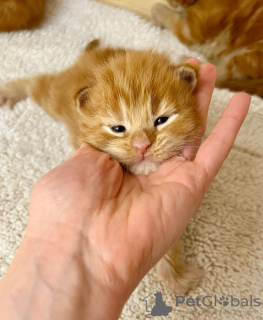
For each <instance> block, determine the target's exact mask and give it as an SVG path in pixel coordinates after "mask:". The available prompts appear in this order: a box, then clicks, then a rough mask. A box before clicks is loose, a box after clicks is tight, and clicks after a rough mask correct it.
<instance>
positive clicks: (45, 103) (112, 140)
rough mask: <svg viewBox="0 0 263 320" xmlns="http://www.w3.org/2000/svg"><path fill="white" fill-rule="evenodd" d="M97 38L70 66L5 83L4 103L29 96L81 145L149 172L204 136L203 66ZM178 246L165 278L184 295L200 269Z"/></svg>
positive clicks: (0, 95)
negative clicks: (104, 44)
mask: <svg viewBox="0 0 263 320" xmlns="http://www.w3.org/2000/svg"><path fill="white" fill-rule="evenodd" d="M98 44H99V42H98V41H97V40H94V41H93V42H91V43H90V44H89V45H88V46H87V47H86V50H85V51H84V53H83V54H82V55H81V56H80V57H79V59H78V60H77V61H76V63H75V64H74V65H73V66H71V67H70V68H68V69H66V70H64V71H62V72H60V73H56V74H44V75H40V76H36V77H33V78H27V79H17V80H13V81H10V82H7V83H6V84H4V85H3V86H1V87H0V105H8V106H9V107H13V106H14V105H15V104H16V103H17V102H18V101H20V100H24V99H26V98H27V97H31V98H33V100H34V101H35V102H36V103H37V104H39V105H40V106H41V107H42V108H43V109H44V110H45V111H46V112H47V113H48V114H49V115H50V116H52V117H53V118H55V119H58V120H61V121H63V122H64V123H65V124H66V126H67V128H68V130H69V133H70V135H71V141H72V144H73V146H74V147H75V148H78V147H79V146H80V145H81V144H83V143H89V144H91V145H92V146H93V147H95V148H97V149H99V150H102V151H104V152H106V153H108V154H110V156H111V157H112V158H114V159H116V160H118V161H119V162H120V163H121V164H122V166H123V167H124V168H125V169H127V170H128V171H130V172H132V173H134V174H145V175H148V174H150V173H151V172H153V171H154V170H156V169H157V168H158V166H159V165H160V164H161V163H162V162H163V161H165V160H167V159H169V158H171V157H173V156H176V155H182V151H183V149H184V148H185V147H186V146H187V145H189V144H190V145H191V144H192V143H193V142H195V141H196V138H197V137H198V135H200V134H201V133H200V129H201V128H202V123H203V121H202V118H201V116H200V114H199V110H198V107H197V105H196V99H195V92H196V87H197V85H198V79H199V68H198V67H197V66H194V65H190V64H183V65H174V64H172V62H171V61H170V59H169V57H168V56H167V55H165V54H160V53H156V52H153V51H151V50H145V51H136V50H125V49H112V48H101V49H100V48H98ZM180 256H181V254H180V249H179V247H178V245H175V246H174V247H173V248H172V249H171V250H170V251H169V253H168V254H167V255H166V256H165V257H164V258H163V259H162V260H161V261H160V262H159V267H158V273H159V277H160V278H161V279H163V280H165V281H166V283H167V285H168V286H169V287H170V288H171V289H173V290H175V291H176V292H178V293H185V292H187V291H188V290H189V289H190V288H194V287H195V286H196V284H197V283H198V281H199V278H200V274H201V273H200V269H198V268H190V267H189V266H186V265H185V264H184V262H183V261H182V259H181V257H180Z"/></svg>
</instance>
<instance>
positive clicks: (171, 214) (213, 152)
mask: <svg viewBox="0 0 263 320" xmlns="http://www.w3.org/2000/svg"><path fill="white" fill-rule="evenodd" d="M215 74H216V72H215V68H214V67H213V66H211V65H207V64H206V65H203V66H202V67H201V80H200V86H199V91H198V95H197V101H198V105H199V107H200V112H201V113H202V114H203V116H204V118H205V117H206V115H207V110H208V105H209V102H210V98H211V94H212V90H213V86H214V81H215ZM249 102H250V98H249V96H248V95H246V94H243V93H242V94H237V95H236V96H235V97H233V98H232V100H231V101H230V103H229V104H228V106H227V108H226V110H225V111H224V113H223V115H222V117H221V119H220V120H219V122H218V124H217V125H216V127H215V128H214V130H213V132H212V133H211V134H210V135H209V137H208V138H207V139H206V140H205V142H204V143H203V144H202V145H201V147H200V149H199V150H198V152H197V154H196V156H195V157H194V159H193V160H192V161H189V160H186V159H185V157H180V158H175V159H172V160H170V161H168V162H166V163H164V164H162V165H161V166H160V167H159V169H158V170H157V171H156V172H154V173H152V174H150V175H149V176H133V175H131V174H129V173H127V172H125V171H123V170H122V168H121V167H120V165H119V163H118V162H116V161H115V160H112V159H110V157H109V156H108V155H106V154H104V153H102V152H99V151H97V150H95V149H93V148H91V147H89V146H88V145H83V146H82V147H81V148H80V149H79V150H78V151H77V152H76V153H75V154H74V155H73V156H72V157H71V158H70V159H68V160H67V161H66V162H64V163H63V164H61V165H59V166H58V167H56V168H55V169H53V170H52V171H50V172H49V173H48V174H46V175H45V176H44V177H43V178H42V179H41V180H40V181H39V182H38V183H37V184H36V186H35V187H34V189H33V192H32V195H31V201H30V210H29V222H28V227H27V230H26V234H25V238H24V240H23V241H24V243H26V244H28V243H31V244H32V243H33V244H34V246H35V250H34V251H35V253H36V255H37V258H36V260H37V261H44V262H45V263H44V264H43V263H41V272H40V274H41V279H42V281H43V282H44V283H46V284H47V286H48V287H49V288H51V290H55V289H56V290H59V291H60V295H59V299H58V300H56V304H55V307H53V308H54V309H56V313H54V314H56V319H60V317H59V316H61V313H59V311H58V308H59V306H60V308H62V307H61V305H63V303H64V305H65V301H64V302H63V298H64V300H65V297H66V299H67V301H68V306H67V308H68V309H67V310H69V309H70V311H67V313H66V316H68V315H69V314H70V315H73V311H72V310H74V307H75V306H76V305H80V304H81V301H82V304H81V305H82V308H83V301H88V305H89V306H93V307H92V308H91V309H87V310H88V314H89V317H88V319H93V318H94V319H100V318H101V319H105V318H109V319H112V317H111V316H110V314H111V315H112V314H113V311H112V310H115V313H114V315H115V316H118V313H120V311H121V308H122V307H123V304H124V303H125V301H126V300H127V298H128V297H129V295H130V294H131V292H132V291H133V290H134V288H135V287H136V286H137V285H138V283H139V281H140V280H141V279H142V277H143V276H144V275H145V274H146V273H147V272H148V271H149V269H150V268H151V267H152V266H153V265H154V264H155V263H156V262H157V261H158V260H159V259H160V258H161V257H162V256H163V255H164V254H165V253H166V252H167V251H168V250H169V248H170V247H171V246H172V245H173V244H174V243H175V242H176V241H177V240H178V239H179V238H180V236H181V235H182V233H183V231H184V229H185V227H186V225H187V224H188V222H189V220H190V219H191V218H192V216H193V215H194V214H195V213H196V211H197V210H198V208H199V206H200V204H201V202H202V200H203V197H204V195H205V192H206V191H207V189H208V187H209V185H210V183H211V181H212V180H213V179H214V177H215V175H216V174H217V172H218V170H219V169H220V167H221V165H222V163H223V161H224V160H225V158H226V157H227V155H228V153H229V151H230V149H231V147H232V145H233V143H234V140H235V137H236V135H237V133H238V130H239V128H240V126H241V124H242V122H243V120H244V118H245V116H246V113H247V111H248V107H249ZM58 279H60V281H59V280H58ZM61 279H65V280H64V281H62V284H61ZM77 283H80V284H81V286H79V285H76V284H77ZM58 284H59V285H60V288H59V289H57V287H58ZM61 286H62V287H63V288H62V289H61ZM72 286H73V288H76V289H75V290H72V289H70V288H72ZM77 288H78V289H77ZM87 292H88V294H87ZM76 297H77V298H76ZM85 297H86V299H85ZM98 299H99V301H100V302H101V305H100V307H98V309H96V310H95V305H98ZM62 309H63V308H62ZM116 310H117V311H116ZM54 312H55V311H54ZM82 312H84V311H83V310H82ZM63 317H64V318H63V319H72V318H73V316H71V318H70V317H69V316H68V318H65V313H64V314H63ZM78 319H81V318H80V316H79V314H78Z"/></svg>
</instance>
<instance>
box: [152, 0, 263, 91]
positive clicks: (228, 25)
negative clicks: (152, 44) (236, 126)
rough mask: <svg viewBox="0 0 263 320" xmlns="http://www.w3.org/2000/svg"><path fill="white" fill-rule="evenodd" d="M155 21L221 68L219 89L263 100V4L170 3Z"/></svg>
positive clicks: (158, 8) (155, 10)
mask: <svg viewBox="0 0 263 320" xmlns="http://www.w3.org/2000/svg"><path fill="white" fill-rule="evenodd" d="M168 4H169V5H170V6H171V7H172V8H171V7H170V8H168V7H167V6H166V5H164V4H158V3H157V4H155V5H154V6H153V7H152V15H153V19H154V21H155V22H156V23H157V24H158V25H160V26H162V27H165V28H167V29H169V30H171V31H172V32H173V33H174V34H175V35H176V36H177V37H178V38H179V40H180V41H182V42H183V43H185V44H186V45H187V46H188V47H189V48H190V49H191V50H193V51H197V52H199V53H201V54H202V55H203V56H204V57H205V58H206V59H207V60H208V61H209V62H211V63H213V64H214V65H216V66H217V68H218V79H217V84H216V85H217V86H218V87H223V88H229V89H232V90H236V91H239V90H243V91H247V92H248V93H250V94H257V95H259V96H261V97H263V1H262V0H236V1H229V0H168Z"/></svg>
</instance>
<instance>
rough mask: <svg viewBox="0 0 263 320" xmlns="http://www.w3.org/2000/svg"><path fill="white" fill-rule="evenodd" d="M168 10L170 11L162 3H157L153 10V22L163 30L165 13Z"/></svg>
mask: <svg viewBox="0 0 263 320" xmlns="http://www.w3.org/2000/svg"><path fill="white" fill-rule="evenodd" d="M167 10H169V9H168V8H167V7H166V5H164V4H162V3H156V4H155V5H153V6H152V8H151V11H152V18H153V22H154V23H155V24H156V25H157V26H159V27H161V28H165V16H166V14H165V12H166V11H167Z"/></svg>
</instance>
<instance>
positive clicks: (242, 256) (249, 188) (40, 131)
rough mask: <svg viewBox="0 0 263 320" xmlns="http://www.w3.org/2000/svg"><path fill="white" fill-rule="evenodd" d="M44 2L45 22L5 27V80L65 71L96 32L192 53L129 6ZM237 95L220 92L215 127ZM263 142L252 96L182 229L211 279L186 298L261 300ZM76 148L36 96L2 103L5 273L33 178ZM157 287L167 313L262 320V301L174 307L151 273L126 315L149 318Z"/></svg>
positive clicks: (1, 68) (112, 40)
mask: <svg viewBox="0 0 263 320" xmlns="http://www.w3.org/2000/svg"><path fill="white" fill-rule="evenodd" d="M47 2H48V5H47V12H46V18H45V21H44V22H43V24H42V26H41V28H39V29H37V30H33V31H23V32H14V33H2V34H0V82H1V83H2V82H3V81H6V80H9V79H13V78H16V77H22V76H28V75H32V74H36V73H39V72H47V71H50V72H52V71H54V70H61V69H63V68H64V67H66V66H68V65H70V64H71V63H72V62H73V61H74V59H75V58H76V57H77V56H78V54H79V53H80V52H81V51H82V50H83V48H84V47H85V45H86V44H87V42H89V41H90V40H92V39H94V38H100V39H102V41H103V43H104V44H106V45H112V46H123V47H127V48H135V49H145V48H152V47H154V48H156V49H158V50H164V51H168V52H170V53H171V55H172V57H173V58H174V59H176V58H177V57H178V56H180V55H182V54H189V52H188V50H187V48H185V47H184V46H183V45H182V44H180V43H179V42H178V41H177V39H176V38H175V37H174V36H173V35H172V34H171V33H170V32H169V31H167V30H161V29H159V28H158V27H155V26H153V25H152V24H151V23H150V22H146V21H144V20H142V19H141V18H139V17H137V16H136V15H134V14H133V13H131V12H127V11H125V10H120V9H116V8H112V7H110V6H107V5H105V4H101V3H97V2H94V1H89V0H77V1H72V0H49V1H47ZM232 94H233V93H231V92H228V91H227V90H217V89H216V90H215V92H214V95H213V100H212V103H211V107H210V114H209V120H208V132H209V131H210V130H211V128H212V127H213V125H214V123H215V122H216V120H217V119H218V117H219V116H220V114H221V112H222V110H223V109H224V107H225V105H226V103H227V101H229V99H230V97H231V96H232ZM262 142H263V102H262V100H261V99H259V98H257V97H253V101H252V106H251V109H250V112H249V115H248V117H247V119H246V121H245V123H244V125H243V128H242V130H241V132H240V134H239V136H238V139H237V140H236V143H235V146H234V148H233V150H232V151H231V154H230V155H229V157H228V159H227V161H226V162H225V164H224V166H223V168H222V170H221V171H220V173H219V174H218V176H217V178H216V180H215V181H214V183H213V184H212V186H211V188H210V190H209V191H208V193H207V195H206V198H205V200H204V202H203V205H202V207H201V209H200V210H199V212H198V214H197V215H196V217H195V219H194V220H193V221H192V222H191V223H190V225H189V226H188V228H187V230H186V233H185V241H184V242H185V250H186V260H188V261H197V262H198V264H199V265H200V266H201V267H202V268H203V269H204V270H205V278H204V280H203V281H202V283H201V284H200V286H199V287H198V288H197V289H196V290H194V291H192V292H190V293H189V296H188V297H193V298H195V297H196V296H199V297H203V296H206V295H209V296H215V295H216V296H217V297H218V299H219V298H220V297H222V296H224V297H225V298H226V297H228V299H229V301H230V300H231V295H232V296H233V297H235V298H237V299H239V300H241V299H242V298H244V299H248V300H249V304H250V296H251V295H252V296H253V299H254V298H260V299H261V301H262V300H263V284H262V278H263V250H262V244H263V233H262V229H263V217H262V214H263V203H262V200H263V161H262V157H263V151H262ZM71 152H72V148H71V146H70V145H69V142H68V136H67V132H66V130H65V128H64V126H63V125H62V124H60V123H58V122H56V121H54V120H53V119H51V118H49V117H48V116H47V115H46V114H45V113H44V112H43V111H42V110H41V109H40V108H39V107H38V106H37V105H35V104H34V103H33V102H32V101H31V100H30V99H27V100H26V101H24V102H21V103H19V104H18V105H17V106H16V107H15V109H14V111H10V110H8V109H7V108H1V109H0V268H1V269H0V276H3V274H4V273H5V271H6V270H7V268H8V266H9V264H10V263H11V261H12V258H13V256H14V254H15V252H16V250H17V248H18V246H19V243H20V241H21V239H22V236H23V232H24V230H25V227H26V224H27V216H28V203H29V196H30V191H31V189H32V187H33V185H34V184H35V183H36V181H37V180H38V179H39V178H40V177H41V176H42V175H43V174H44V173H46V172H47V171H49V170H50V169H51V168H53V167H54V166H56V165H58V164H59V163H61V162H62V161H64V160H65V159H66V158H67V157H68V156H69V155H70V154H71ZM102 183H103V181H102ZM157 290H158V291H161V292H162V296H163V300H164V302H165V303H166V305H169V306H172V308H173V311H172V312H171V313H169V316H167V317H163V319H166V318H170V319H196V318H198V319H254V318H258V319H263V306H258V307H255V306H240V305H239V306H237V307H235V306H231V305H230V304H229V305H227V306H225V307H224V306H222V305H220V304H219V303H218V304H217V306H214V304H213V305H212V306H211V307H205V306H202V307H198V306H192V307H190V306H187V305H186V304H182V305H181V306H178V307H176V305H175V293H173V292H171V291H169V290H168V289H167V288H166V287H165V286H164V285H163V284H162V283H160V282H158V281H157V279H156V278H155V275H154V272H153V271H151V272H150V273H149V274H148V275H147V276H146V277H145V278H144V279H143V281H142V282H141V284H140V285H139V286H138V288H137V289H136V290H135V292H134V293H133V295H132V296H131V298H130V300H129V301H128V302H127V304H126V306H125V307H124V310H123V314H122V316H121V319H125V320H128V319H130V320H131V319H145V313H146V309H145V302H144V301H142V299H143V298H145V297H146V296H147V295H148V294H150V293H151V292H152V291H157ZM186 298H187V297H186ZM225 300H226V299H225ZM235 301H236V300H235ZM207 302H208V301H207ZM235 303H236V302H235ZM248 311H249V312H250V313H248ZM194 312H196V313H194ZM197 312H199V316H198V315H197Z"/></svg>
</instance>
